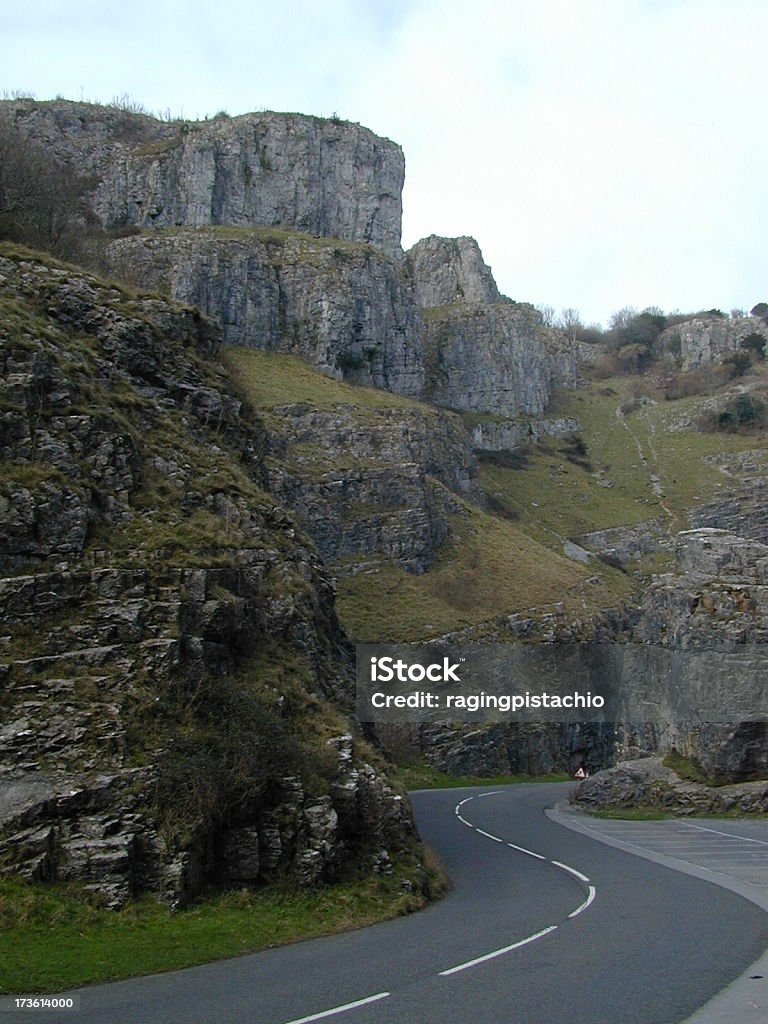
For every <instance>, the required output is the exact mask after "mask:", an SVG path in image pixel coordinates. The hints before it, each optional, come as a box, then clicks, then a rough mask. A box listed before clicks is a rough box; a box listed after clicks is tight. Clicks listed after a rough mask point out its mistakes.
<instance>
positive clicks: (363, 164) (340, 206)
mask: <svg viewBox="0 0 768 1024" xmlns="http://www.w3.org/2000/svg"><path fill="white" fill-rule="evenodd" d="M0 116H3V117H8V118H12V119H13V120H14V121H15V123H16V124H17V125H19V127H20V128H22V129H23V130H24V131H25V132H27V133H28V134H29V135H30V136H31V137H33V138H34V139H35V140H36V141H38V142H42V143H43V144H45V146H46V147H47V148H49V150H50V151H51V152H52V153H53V154H54V155H55V156H57V157H58V158H60V159H62V160H64V161H65V162H68V163H71V164H73V165H74V166H75V168H76V169H77V170H78V172H79V173H83V174H87V175H90V176H92V177H93V178H94V179H95V184H94V188H93V192H92V205H93V209H94V211H95V212H96V214H97V215H98V217H99V219H100V220H101V222H102V223H103V224H104V226H105V227H106V228H122V227H126V226H129V225H136V226H139V227H153V228H161V227H174V226H175V227H179V226H189V227H202V226H204V225H210V224H229V225H239V226H266V227H280V228H287V229H290V230H293V231H300V232H306V233H307V234H312V235H320V236H322V237H332V238H344V239H348V240H351V241H356V242H363V243H365V244H368V245H373V246H376V247H377V248H380V249H382V250H383V251H384V252H386V253H388V254H389V255H391V256H395V255H397V254H398V253H399V251H400V221H401V213H402V203H401V193H402V187H403V177H404V167H405V164H404V159H403V153H402V150H401V149H400V147H399V146H397V145H396V144H395V143H393V142H390V141H389V140H388V139H381V138H379V137H377V136H376V135H374V134H373V133H372V132H370V131H368V130H367V129H366V128H362V127H361V126H360V125H357V124H349V123H347V122H345V121H339V120H333V119H331V120H324V119H322V118H317V117H306V116H303V115H301V114H276V113H272V112H265V113H256V114H245V115H243V116H241V117H226V116H220V117H217V118H214V119H213V120H211V121H182V122H163V121H158V120H156V119H155V118H153V117H147V116H145V115H143V114H135V113H131V112H129V111H126V110H120V109H115V108H112V107H102V106H97V105H94V104H89V103H71V102H68V101H64V100H62V101H58V100H57V101H53V102H48V103H37V102H35V101H33V100H21V101H13V102H6V103H3V104H2V105H0Z"/></svg>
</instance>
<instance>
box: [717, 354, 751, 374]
mask: <svg viewBox="0 0 768 1024" xmlns="http://www.w3.org/2000/svg"><path fill="white" fill-rule="evenodd" d="M751 364H752V360H751V359H750V358H749V352H745V351H744V350H743V349H740V350H739V351H738V352H731V354H730V355H728V356H726V357H725V359H723V366H726V367H728V369H729V370H730V373H731V376H732V377H743V376H744V374H745V373H746V372H747V370H748V369H749V367H750V366H751Z"/></svg>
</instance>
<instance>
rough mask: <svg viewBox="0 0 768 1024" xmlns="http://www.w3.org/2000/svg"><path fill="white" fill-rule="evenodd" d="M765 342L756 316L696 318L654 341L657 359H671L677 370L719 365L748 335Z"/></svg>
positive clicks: (767, 333)
mask: <svg viewBox="0 0 768 1024" xmlns="http://www.w3.org/2000/svg"><path fill="white" fill-rule="evenodd" d="M753 334H756V335H759V336H760V337H761V338H763V339H764V341H766V342H768V324H766V322H765V321H764V320H763V319H762V317H757V316H740V317H730V318H728V317H725V316H720V315H715V314H710V315H699V316H695V317H692V318H691V319H690V320H684V321H683V322H682V323H679V324H674V325H673V326H672V327H667V328H666V329H665V330H664V331H662V332H661V334H660V335H659V337H658V339H657V341H656V345H655V347H656V350H657V352H658V353H659V354H660V355H667V356H669V357H670V358H672V359H674V360H675V361H676V362H677V363H678V365H679V366H680V369H681V370H695V369H698V367H700V366H706V365H709V364H712V363H720V362H722V360H723V358H724V357H725V356H728V355H730V354H731V353H732V352H735V351H737V350H738V349H739V348H740V347H741V343H742V342H743V341H744V339H745V338H748V337H749V336H750V335H753Z"/></svg>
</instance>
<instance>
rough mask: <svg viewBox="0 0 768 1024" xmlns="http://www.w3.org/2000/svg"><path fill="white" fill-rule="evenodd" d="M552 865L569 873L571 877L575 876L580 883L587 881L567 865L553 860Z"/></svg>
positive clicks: (585, 877) (584, 876)
mask: <svg viewBox="0 0 768 1024" xmlns="http://www.w3.org/2000/svg"><path fill="white" fill-rule="evenodd" d="M552 863H553V864H554V865H555V867H558V868H562V869H563V871H569V872H570V873H571V874H572V875H576V877H577V878H580V879H581V880H582V882H588V881H589V879H588V878H587V876H586V875H582V873H581V872H580V871H577V870H576V868H572V867H569V866H568V865H567V864H563V863H561V862H560V861H559V860H553V861H552Z"/></svg>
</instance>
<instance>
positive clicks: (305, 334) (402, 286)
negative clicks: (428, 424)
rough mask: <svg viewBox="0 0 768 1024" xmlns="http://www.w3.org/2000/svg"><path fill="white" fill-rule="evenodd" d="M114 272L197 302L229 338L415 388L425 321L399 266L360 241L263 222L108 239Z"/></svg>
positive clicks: (398, 387) (337, 373)
mask: <svg viewBox="0 0 768 1024" xmlns="http://www.w3.org/2000/svg"><path fill="white" fill-rule="evenodd" d="M107 262H108V267H109V269H110V270H111V272H113V273H115V274H117V275H118V276H120V277H121V278H125V279H128V280H130V281H132V282H134V283H135V284H136V285H137V286H139V287H141V288H146V289H149V290H160V291H162V292H165V293H166V294H168V295H170V296H172V297H173V298H174V299H176V300H177V301H179V302H184V303H189V304H192V305H195V306H198V307H199V308H200V309H201V310H202V311H203V312H204V313H206V314H207V315H209V316H211V317H212V318H213V319H215V320H216V321H217V322H218V323H219V324H221V327H222V332H223V339H224V342H225V344H229V345H242V346H247V347H253V348H259V349H263V350H265V351H273V352H285V353H289V354H291V355H296V356H300V357H301V358H302V359H304V360H305V361H306V362H308V363H310V364H311V365H313V366H315V367H317V368H318V369H319V370H320V371H321V372H322V373H325V374H326V375H328V376H330V377H336V378H339V379H341V378H345V379H348V380H353V381H355V382H356V383H360V384H367V385H371V386H374V387H378V388H384V389H385V390H388V391H393V392H396V393H398V394H404V395H413V396H416V395H419V394H421V392H422V390H423V386H424V367H423V357H422V324H421V318H420V316H419V314H418V311H417V310H416V307H415V305H414V302H413V298H412V295H411V292H410V289H409V286H408V283H407V281H406V279H405V277H404V275H403V273H402V268H401V265H400V264H399V263H398V262H397V261H395V260H393V259H391V258H389V257H388V256H386V255H385V254H384V253H382V252H381V251H379V250H377V249H374V248H373V247H371V246H369V245H365V244H362V243H359V242H349V241H341V240H339V239H320V238H313V237H311V236H310V235H301V234H297V233H292V232H285V231H275V230H266V229H256V230H246V229H233V228H214V229H206V230H192V229H185V230H174V231H160V232H153V233H151V234H149V235H143V236H139V237H134V238H125V239H120V240H118V241H115V242H112V244H111V245H110V246H109V249H108V250H107Z"/></svg>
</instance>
